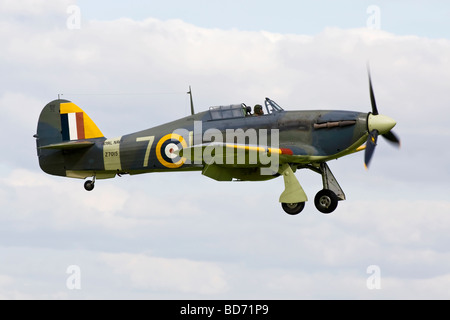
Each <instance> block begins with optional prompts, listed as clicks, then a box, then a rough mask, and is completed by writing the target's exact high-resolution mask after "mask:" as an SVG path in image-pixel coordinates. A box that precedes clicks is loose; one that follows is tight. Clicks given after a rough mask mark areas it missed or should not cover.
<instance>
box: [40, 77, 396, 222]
mask: <svg viewBox="0 0 450 320" xmlns="http://www.w3.org/2000/svg"><path fill="white" fill-rule="evenodd" d="M369 89H370V101H371V105H372V111H371V112H368V113H367V112H357V111H337V110H301V111H286V110H284V109H283V108H282V107H280V106H279V105H278V104H277V103H276V102H275V101H273V100H271V99H269V98H266V99H265V100H264V103H263V104H257V105H255V106H254V108H252V107H250V106H247V105H246V104H244V103H239V104H232V105H225V106H218V107H210V108H209V109H208V110H206V111H203V112H199V113H195V112H194V106H193V103H192V93H191V91H189V92H188V93H189V94H191V115H189V116H187V117H184V118H182V119H178V120H175V121H172V122H169V123H166V124H163V125H159V126H157V127H153V128H150V129H146V130H142V131H138V132H134V133H131V134H127V135H123V136H120V137H115V138H110V139H107V138H105V137H104V136H103V134H102V132H101V131H100V129H99V128H98V127H97V125H96V124H95V123H94V122H93V121H92V120H91V118H89V116H88V115H87V114H86V113H85V112H84V111H83V110H82V109H81V108H79V107H78V106H77V105H75V104H74V103H73V102H71V101H68V100H62V99H58V100H54V101H51V102H49V103H48V104H47V105H46V106H45V107H44V109H43V110H42V112H41V114H40V117H39V121H38V125H37V133H36V134H35V135H34V137H35V138H36V143H37V152H38V157H39V165H40V167H41V168H42V170H43V171H44V172H46V173H48V174H52V175H57V176H64V177H70V178H79V179H86V178H90V177H92V179H89V180H87V181H85V183H84V187H85V189H86V190H88V191H91V190H93V189H94V185H95V181H96V179H108V178H114V177H115V176H116V175H119V176H121V175H125V174H130V175H133V174H142V173H149V172H166V171H201V173H202V174H203V175H205V176H207V177H209V178H211V179H214V180H217V181H233V180H240V181H264V180H269V179H274V178H277V177H279V176H282V177H283V180H284V191H283V192H282V193H281V195H280V197H279V202H280V203H281V206H282V208H283V209H284V211H285V212H286V213H288V214H291V215H295V214H298V213H299V212H301V211H302V210H303V208H304V206H305V202H306V201H307V200H308V198H307V196H306V194H305V192H304V190H303V188H302V186H301V185H300V183H299V181H298V179H297V178H296V176H295V174H294V172H296V170H298V169H310V170H313V171H315V172H317V173H319V174H320V175H321V176H322V182H323V189H322V190H320V191H319V192H318V193H317V194H316V196H315V198H314V204H315V206H316V208H317V209H318V210H319V211H321V212H323V213H330V212H333V211H334V210H335V209H336V207H337V205H338V202H339V201H342V200H345V194H344V192H343V191H342V189H341V187H340V186H339V184H338V183H337V181H336V179H335V177H334V176H333V174H332V172H331V170H330V168H329V166H328V164H327V162H328V161H330V160H334V159H337V158H340V157H343V156H346V155H350V154H353V153H355V152H358V151H362V150H365V157H364V164H365V166H366V168H367V167H368V165H369V162H370V160H371V158H372V155H373V153H374V149H375V146H376V143H377V138H378V136H379V135H381V136H383V137H384V138H386V139H387V140H388V141H389V142H391V143H393V144H395V145H396V146H399V145H400V140H399V139H398V138H397V136H396V135H395V134H394V133H393V132H392V130H391V129H392V128H393V127H394V126H395V124H396V122H395V121H394V120H393V119H391V118H389V117H387V116H384V115H381V114H379V113H378V109H377V106H376V102H375V96H374V93H373V88H372V81H371V78H370V72H369Z"/></svg>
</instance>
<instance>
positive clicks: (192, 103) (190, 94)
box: [187, 86, 194, 115]
mask: <svg viewBox="0 0 450 320" xmlns="http://www.w3.org/2000/svg"><path fill="white" fill-rule="evenodd" d="M187 94H188V95H189V96H190V100H191V115H194V102H193V101H192V90H191V86H189V92H188V93H187Z"/></svg>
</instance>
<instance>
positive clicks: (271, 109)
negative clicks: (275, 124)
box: [209, 98, 284, 120]
mask: <svg viewBox="0 0 450 320" xmlns="http://www.w3.org/2000/svg"><path fill="white" fill-rule="evenodd" d="M264 105H265V107H266V113H265V114H264V115H270V114H274V113H277V112H281V111H284V110H283V108H281V107H280V106H279V105H278V104H277V103H276V102H275V101H273V100H271V99H269V98H266V100H265V101H264ZM251 110H252V108H251V107H249V106H247V105H246V104H245V103H241V104H232V105H228V106H217V107H210V108H209V112H210V115H211V120H221V119H234V118H244V117H247V116H251V115H252V114H251Z"/></svg>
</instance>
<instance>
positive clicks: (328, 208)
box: [314, 189, 339, 213]
mask: <svg viewBox="0 0 450 320" xmlns="http://www.w3.org/2000/svg"><path fill="white" fill-rule="evenodd" d="M338 201H339V200H338V197H337V196H336V194H335V193H334V192H333V191H331V190H328V189H323V190H320V191H319V192H317V194H316V197H315V198H314V204H315V205H316V208H317V210H319V211H320V212H322V213H331V212H333V211H334V210H335V209H336V207H337V205H338Z"/></svg>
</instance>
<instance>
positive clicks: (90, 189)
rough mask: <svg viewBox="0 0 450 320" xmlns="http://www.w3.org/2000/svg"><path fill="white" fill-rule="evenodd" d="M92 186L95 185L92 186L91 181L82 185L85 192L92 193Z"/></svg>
mask: <svg viewBox="0 0 450 320" xmlns="http://www.w3.org/2000/svg"><path fill="white" fill-rule="evenodd" d="M94 186H95V184H94V182H93V181H91V180H88V181H86V182H85V183H84V189H86V191H92V190H94Z"/></svg>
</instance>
